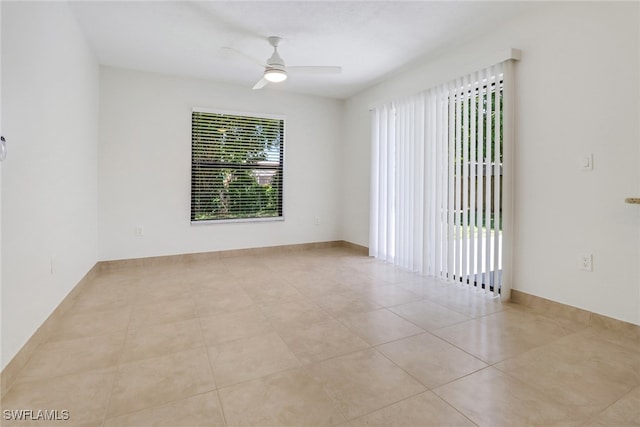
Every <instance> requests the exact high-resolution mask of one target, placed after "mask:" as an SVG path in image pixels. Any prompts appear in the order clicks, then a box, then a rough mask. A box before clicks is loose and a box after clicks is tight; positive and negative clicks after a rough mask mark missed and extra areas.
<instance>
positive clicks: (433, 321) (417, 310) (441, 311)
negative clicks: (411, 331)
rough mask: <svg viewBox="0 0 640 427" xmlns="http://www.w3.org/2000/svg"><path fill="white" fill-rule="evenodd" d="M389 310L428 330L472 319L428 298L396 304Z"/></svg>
mask: <svg viewBox="0 0 640 427" xmlns="http://www.w3.org/2000/svg"><path fill="white" fill-rule="evenodd" d="M389 311H392V312H394V313H395V314H397V315H398V316H400V317H402V318H404V319H406V320H408V321H410V322H411V323H414V324H416V325H418V326H420V327H421V328H422V329H424V330H427V331H432V330H434V329H439V328H442V327H445V326H450V325H455V324H456V323H461V322H464V321H465V320H469V319H470V318H469V317H467V316H465V315H464V314H461V313H458V312H457V311H453V310H449V309H448V308H445V307H443V306H441V305H438V304H436V303H433V302H431V301H427V300H423V301H415V302H410V303H408V304H402V305H396V306H395V307H390V308H389Z"/></svg>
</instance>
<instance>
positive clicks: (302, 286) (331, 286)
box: [289, 277, 351, 298]
mask: <svg viewBox="0 0 640 427" xmlns="http://www.w3.org/2000/svg"><path fill="white" fill-rule="evenodd" d="M289 281H290V283H291V284H292V285H293V287H294V288H296V289H297V290H298V291H300V292H301V293H302V294H303V295H305V296H306V297H308V298H320V297H323V296H325V295H331V294H337V293H341V292H348V291H350V290H351V288H350V287H349V286H347V285H344V284H342V283H339V282H336V281H334V280H331V279H327V278H325V277H304V278H300V279H289Z"/></svg>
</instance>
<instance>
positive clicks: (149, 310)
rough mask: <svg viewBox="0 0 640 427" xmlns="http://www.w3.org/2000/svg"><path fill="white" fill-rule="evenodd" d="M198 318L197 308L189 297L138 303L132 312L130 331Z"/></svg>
mask: <svg viewBox="0 0 640 427" xmlns="http://www.w3.org/2000/svg"><path fill="white" fill-rule="evenodd" d="M195 317H196V311H195V306H194V304H193V301H192V300H191V298H189V297H179V298H175V299H167V300H164V301H155V302H150V303H148V304H147V303H137V304H134V305H133V308H132V310H131V322H129V329H139V328H142V327H145V326H151V325H158V324H164V323H172V322H178V321H181V320H188V319H193V318H195Z"/></svg>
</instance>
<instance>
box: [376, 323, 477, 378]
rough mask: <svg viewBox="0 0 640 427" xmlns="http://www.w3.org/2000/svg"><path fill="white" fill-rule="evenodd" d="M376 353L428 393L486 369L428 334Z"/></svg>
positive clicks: (379, 348)
mask: <svg viewBox="0 0 640 427" xmlns="http://www.w3.org/2000/svg"><path fill="white" fill-rule="evenodd" d="M376 349H377V350H378V351H380V352H381V353H382V354H384V355H385V356H387V357H388V358H389V359H391V361H393V362H394V363H395V364H396V365H398V366H400V367H401V368H402V369H404V370H405V371H407V372H408V373H409V374H410V375H412V376H413V377H414V378H416V379H417V380H418V381H420V382H421V383H422V384H424V385H425V386H426V387H427V388H430V389H431V388H435V387H438V386H441V385H443V384H446V383H448V382H451V381H453V380H456V379H458V378H461V377H463V376H465V375H468V374H470V373H472V372H475V371H477V370H479V369H483V368H485V367H486V366H487V365H486V364H485V363H484V362H482V361H481V360H479V359H476V358H475V357H473V356H471V355H470V354H468V353H465V352H464V351H462V350H460V349H459V348H457V347H454V346H452V345H451V344H449V343H447V342H445V341H443V340H441V339H440V338H437V337H435V336H433V335H431V334H428V333H425V334H421V335H415V336H412V337H409V338H404V339H401V340H398V341H394V342H391V343H388V344H383V345H381V346H378V347H376Z"/></svg>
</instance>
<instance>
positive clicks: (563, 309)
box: [510, 289, 640, 339]
mask: <svg viewBox="0 0 640 427" xmlns="http://www.w3.org/2000/svg"><path fill="white" fill-rule="evenodd" d="M510 301H511V302H513V303H515V304H520V305H523V306H525V307H529V308H530V309H532V310H534V311H537V312H540V313H544V314H550V315H553V316H557V317H561V318H565V319H571V320H573V321H576V322H579V323H582V324H584V325H587V326H596V327H600V328H605V329H613V330H616V331H618V332H622V333H624V334H628V336H630V337H633V338H638V339H640V325H635V324H633V323H629V322H625V321H623V320H618V319H614V318H611V317H607V316H604V315H602V314H597V313H594V312H591V311H588V310H583V309H581V308H576V307H572V306H570V305H566V304H562V303H559V302H556V301H551V300H548V299H545V298H541V297H538V296H535V295H531V294H528V293H526V292H522V291H518V290H515V289H512V290H511V300H510Z"/></svg>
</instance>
